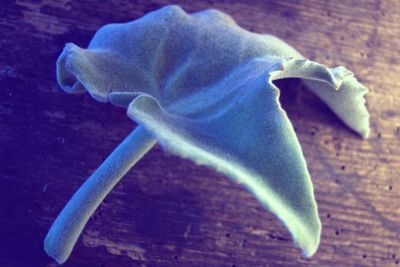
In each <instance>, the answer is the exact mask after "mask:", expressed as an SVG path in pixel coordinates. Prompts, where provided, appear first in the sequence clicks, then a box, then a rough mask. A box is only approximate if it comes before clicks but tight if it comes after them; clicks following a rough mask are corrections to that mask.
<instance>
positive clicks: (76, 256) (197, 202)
mask: <svg viewBox="0 0 400 267" xmlns="http://www.w3.org/2000/svg"><path fill="white" fill-rule="evenodd" d="M165 4H166V1H161V0H152V1H129V2H128V1H121V0H119V1H117V0H113V1H101V2H100V1H92V2H88V1H71V0H56V1H51V0H36V1H33V0H32V1H25V0H17V1H11V0H10V1H1V3H0V267H20V266H31V267H37V266H55V265H56V264H55V263H54V262H53V261H52V260H51V259H50V258H48V257H47V256H46V255H45V253H44V252H43V250H42V242H43V238H44V236H45V234H46V232H47V230H48V228H49V227H50V225H51V223H52V221H53V220H54V219H55V217H56V215H57V214H58V213H59V211H60V210H61V208H62V207H63V206H64V205H65V203H66V202H67V200H68V199H69V197H70V196H71V195H72V193H73V192H74V191H75V190H76V189H77V188H78V187H79V185H80V184H81V183H82V182H83V181H84V180H85V179H86V178H87V177H88V176H89V174H90V173H91V172H92V171H93V170H94V169H95V168H96V167H97V166H98V165H99V164H100V162H101V161H102V160H103V159H104V158H105V157H106V156H107V155H108V154H109V153H110V152H111V151H112V149H113V148H114V147H115V146H116V145H117V144H118V143H119V142H120V141H121V140H122V139H123V138H124V137H125V136H126V135H127V134H128V133H129V132H130V131H131V129H133V128H134V127H135V125H134V124H133V123H132V122H131V120H129V119H128V118H127V117H126V116H125V111H124V110H122V109H119V108H116V107H113V106H111V105H109V104H101V103H97V102H96V101H94V100H93V99H91V98H90V97H89V96H88V95H67V94H65V93H63V92H61V90H59V88H58V86H57V84H56V81H55V61H56V58H57V56H58V54H59V53H60V51H61V50H62V48H63V45H64V43H66V42H74V43H76V44H78V45H80V46H86V45H87V43H88V41H89V40H90V38H91V36H92V35H93V33H94V32H95V31H96V29H98V28H99V27H100V26H102V25H104V24H106V23H110V22H124V21H129V20H132V19H136V18H139V17H140V16H142V15H143V14H145V13H147V12H149V11H152V10H155V9H158V8H160V7H162V6H163V5H165ZM181 5H182V6H183V7H184V8H185V9H186V10H187V11H198V10H202V9H204V8H210V7H214V8H218V9H220V10H223V11H225V12H227V13H229V14H231V15H232V16H233V17H234V18H235V19H236V20H237V21H238V23H239V24H240V25H242V26H243V27H245V28H247V29H249V30H251V31H255V32H264V33H271V34H275V35H277V36H279V37H281V38H283V39H284V40H286V41H287V42H289V43H290V44H292V45H294V46H295V47H296V48H298V49H299V50H300V51H301V52H302V53H303V54H304V55H305V56H307V57H309V58H310V59H313V60H316V61H319V62H321V63H324V64H327V65H330V66H336V65H344V66H346V67H347V68H349V69H350V70H352V71H354V72H355V74H356V76H357V77H358V78H359V80H360V81H361V82H363V83H364V84H365V85H367V86H368V87H369V88H370V90H371V92H370V93H369V94H368V97H367V102H368V108H369V110H370V113H371V127H372V135H371V138H370V139H368V140H366V141H362V140H361V139H360V138H359V137H358V136H356V135H355V134H354V133H353V132H351V131H350V130H349V129H348V128H346V127H345V126H344V125H343V124H342V123H341V122H340V121H339V120H338V119H337V118H336V117H335V115H333V113H332V112H331V111H329V110H328V108H327V107H326V106H325V105H324V104H323V103H322V102H321V101H320V100H318V99H317V98H316V97H315V96H314V95H312V94H310V93H309V92H307V91H306V90H305V89H304V87H303V86H302V85H301V84H300V83H299V82H298V81H296V80H288V81H284V82H281V83H280V85H281V87H282V97H281V98H282V102H283V104H284V107H285V108H286V110H287V111H288V114H289V117H290V118H291V120H292V122H293V124H294V126H295V129H296V131H297V134H298V137H299V140H300V142H301V145H302V147H303V150H304V154H305V157H306V160H307V162H308V166H309V170H310V173H311V175H312V178H313V182H314V186H315V194H316V198H317V202H318V207H319V212H320V216H321V220H322V225H323V232H322V239H321V245H320V248H319V250H318V252H317V253H316V255H315V256H314V257H313V258H311V259H307V258H304V257H302V256H301V254H300V251H299V249H297V248H295V247H294V246H293V245H292V241H291V238H290V235H289V233H288V232H287V231H286V230H285V229H284V228H283V226H282V225H280V223H279V222H278V221H277V220H276V219H275V218H274V217H273V216H272V215H271V214H270V213H269V212H268V211H265V210H264V209H263V208H262V207H261V206H260V205H259V204H258V203H257V201H256V200H255V199H254V198H253V197H252V196H251V195H250V194H249V193H248V192H246V191H245V190H244V189H242V188H241V187H240V186H239V185H237V184H236V183H235V182H233V181H231V180H229V179H227V178H226V177H224V176H223V175H221V174H218V173H216V172H214V171H212V170H209V169H207V168H205V167H199V166H196V165H195V164H193V163H191V162H189V161H187V160H182V159H180V158H178V157H175V156H173V155H170V154H167V153H165V152H163V151H162V150H161V149H160V147H158V146H157V147H156V148H154V149H153V150H152V151H151V152H150V153H149V154H148V155H146V156H145V158H143V160H141V161H140V163H139V164H138V165H137V166H136V167H135V168H134V169H133V170H131V171H130V172H129V174H128V175H127V176H126V177H125V178H124V179H123V181H122V182H121V183H120V184H119V185H118V186H117V187H116V188H115V189H114V190H113V192H112V193H111V194H110V195H109V197H107V199H106V200H105V202H104V203H103V204H102V205H101V207H100V208H99V209H98V211H97V212H96V213H95V215H94V216H93V217H92V219H91V220H90V222H89V224H88V225H87V227H86V228H85V231H84V233H83V235H82V236H81V238H80V240H79V241H78V243H77V246H76V248H75V250H74V251H73V254H72V256H71V258H70V259H69V261H68V262H67V263H66V264H65V266H68V267H70V266H71V267H72V266H84V267H86V266H96V267H109V266H120V267H125V266H129V267H131V266H132V267H133V266H141V267H143V266H148V267H153V266H180V267H184V266H211V267H213V266H226V267H234V266H235V267H239V266H400V263H399V261H400V183H399V171H400V146H399V142H400V102H399V100H400V89H399V82H398V79H397V77H398V76H399V74H400V65H399V61H400V46H399V41H400V11H399V10H400V2H398V1H397V0H387V1H379V0H365V1H350V0H348V1H317V0H312V1H204V2H202V1H201V2H200V1H187V2H186V1H182V3H181Z"/></svg>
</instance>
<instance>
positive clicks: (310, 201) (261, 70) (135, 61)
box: [44, 6, 369, 263]
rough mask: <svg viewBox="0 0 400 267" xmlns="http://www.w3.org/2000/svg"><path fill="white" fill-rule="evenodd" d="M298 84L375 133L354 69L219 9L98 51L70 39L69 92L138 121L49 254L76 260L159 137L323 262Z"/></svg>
mask: <svg viewBox="0 0 400 267" xmlns="http://www.w3.org/2000/svg"><path fill="white" fill-rule="evenodd" d="M291 77H297V78H301V79H302V80H303V81H304V82H305V83H306V84H307V85H308V87H309V89H310V90H311V91H312V92H314V93H315V94H317V95H318V96H319V97H320V98H321V99H322V100H323V101H324V102H325V103H326V104H327V105H328V106H329V107H330V108H331V109H332V110H333V111H334V112H335V113H336V114H337V116H338V117H339V118H340V119H342V120H343V121H344V123H346V124H347V125H348V126H349V127H350V128H352V129H353V130H354V131H356V132H357V133H359V134H360V135H361V136H362V137H367V136H368V134H369V123H368V117H369V116H368V111H367V109H366V107H365V100H364V95H365V94H366V92H367V89H366V88H365V87H364V86H363V85H361V84H360V83H358V82H357V80H356V79H355V78H354V77H353V74H352V73H351V72H350V71H348V70H346V69H345V68H343V67H337V68H332V69H330V68H328V67H326V66H324V65H321V64H319V63H316V62H313V61H310V60H307V59H304V58H303V57H302V56H301V55H300V53H299V52H297V51H296V50H295V49H293V48H292V47H290V46H289V45H287V44H286V43H284V42H283V41H281V40H280V39H278V38H276V37H273V36H270V35H263V34H255V33H251V32H248V31H246V30H244V29H242V28H241V27H239V26H238V25H237V24H236V23H235V22H234V20H233V19H232V18H231V17H230V16H228V15H226V14H224V13H222V12H219V11H216V10H206V11H203V12H198V13H194V14H187V13H186V12H185V11H184V10H182V9H181V8H180V7H178V6H167V7H164V8H162V9H159V10H157V11H155V12H151V13H149V14H147V15H145V16H144V17H142V18H140V19H138V20H135V21H132V22H129V23H123V24H109V25H106V26H104V27H102V28H101V29H100V30H99V31H98V32H97V33H96V34H95V36H94V37H93V39H92V40H91V42H90V44H89V46H88V48H87V49H83V48H80V47H78V46H76V45H74V44H67V45H66V46H65V48H64V51H63V52H62V54H61V55H60V57H59V59H58V61H57V79H58V82H59V84H60V86H61V88H62V89H63V90H64V91H66V92H71V93H76V92H85V91H87V92H88V93H89V94H90V95H91V96H93V97H94V98H95V99H96V100H99V101H102V102H110V103H112V104H114V105H117V106H121V107H124V108H127V114H128V116H129V117H130V118H132V119H133V120H134V121H135V122H137V123H138V124H139V126H138V127H137V128H136V129H135V130H134V131H133V132H132V133H131V134H130V135H129V136H128V137H127V138H126V139H125V140H124V141H123V142H122V143H121V144H120V145H119V146H118V147H117V148H116V149H115V151H114V152H113V153H112V154H111V155H110V156H109V157H108V158H107V159H106V160H105V161H104V163H102V165H101V166H100V167H99V168H98V169H97V170H96V171H95V172H94V173H93V174H92V175H91V176H90V177H89V178H88V180H87V181H86V182H85V183H84V184H83V185H82V186H81V188H79V190H78V191H77V192H76V193H75V194H74V195H73V197H72V198H71V200H70V201H69V202H68V204H67V205H66V206H65V208H64V209H63V210H62V212H61V213H60V215H59V216H58V217H57V219H56V220H55V222H54V223H53V225H52V227H51V229H50V230H49V233H48V234H47V237H46V239H45V244H44V245H45V250H46V252H47V253H48V254H49V255H50V256H52V257H53V258H55V259H56V260H57V261H58V262H59V263H63V262H65V261H66V260H67V258H68V256H69V255H70V253H71V251H72V249H73V246H74V244H75V243H76V241H77V239H78V237H79V235H80V233H81V232H82V230H83V228H84V226H85V224H86V223H87V221H88V220H89V218H90V216H91V215H92V214H93V212H94V211H95V210H96V208H97V207H98V206H99V205H100V203H101V202H102V200H103V199H104V198H105V197H106V195H107V194H108V193H109V192H110V190H112V188H113V187H114V186H115V185H116V183H118V181H119V180H120V179H121V177H122V176H123V175H124V174H125V173H126V172H127V171H128V170H129V169H130V168H131V167H132V166H133V165H134V164H135V163H136V162H137V161H138V160H139V159H140V158H141V157H142V156H143V155H144V154H145V153H147V152H148V151H149V149H151V147H153V146H154V144H155V143H156V141H157V142H159V143H160V144H161V146H162V147H163V148H164V149H166V150H168V151H170V152H172V153H174V154H177V155H179V156H182V157H184V158H188V159H191V160H193V161H194V162H196V163H198V164H203V165H207V166H210V167H212V168H214V169H216V170H217V171H219V172H222V173H224V174H226V175H227V176H228V177H230V178H232V179H234V180H236V181H238V182H240V183H241V184H243V186H245V187H246V188H247V189H248V190H249V191H250V192H251V193H252V194H253V195H254V196H255V197H256V198H257V199H258V200H259V201H260V202H261V204H262V205H263V206H264V207H266V208H267V209H268V210H270V211H271V212H272V213H273V214H275V215H276V216H277V217H278V218H279V220H280V221H281V222H282V223H283V224H284V225H285V226H286V227H287V229H288V230H289V231H290V233H291V235H292V237H293V240H294V242H295V244H296V245H298V246H299V247H300V248H301V249H302V250H303V253H304V254H305V255H306V256H311V255H313V254H314V253H315V251H316V249H317V247H318V244H319V239H320V232H321V224H320V221H319V217H318V211H317V205H316V202H315V199H314V193H313V186H312V183H311V179H310V175H309V173H308V170H307V166H306V162H305V160H304V157H303V154H302V151H301V148H300V145H299V142H298V140H297V137H296V134H295V132H294V130H293V127H292V125H291V123H290V121H289V119H288V117H287V115H286V113H285V111H284V110H283V109H282V108H281V106H280V104H279V101H278V96H279V91H278V89H277V88H276V87H275V86H274V84H273V83H272V82H273V81H274V80H277V79H284V78H291Z"/></svg>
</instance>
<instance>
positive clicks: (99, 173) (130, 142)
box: [44, 125, 156, 264]
mask: <svg viewBox="0 0 400 267" xmlns="http://www.w3.org/2000/svg"><path fill="white" fill-rule="evenodd" d="M155 143H156V140H155V139H154V138H153V136H152V135H151V134H150V133H149V132H148V131H147V130H146V129H145V128H144V127H143V126H140V125H139V126H138V127H136V129H135V130H134V131H132V132H131V133H130V134H129V135H128V136H127V137H126V139H125V140H124V141H123V142H122V143H121V144H119V145H118V146H117V148H116V149H115V150H114V151H113V152H112V153H111V154H110V155H109V156H108V157H107V159H106V160H105V161H104V162H103V163H102V164H101V165H100V167H99V168H97V170H96V171H95V172H94V173H93V174H92V175H91V176H90V177H89V178H88V179H87V180H86V181H85V182H84V183H83V185H82V186H81V187H80V188H79V189H78V191H76V193H75V194H74V195H73V196H72V198H71V199H70V201H69V202H68V203H67V205H66V206H65V207H64V209H63V210H62V211H61V213H60V214H59V215H58V217H57V219H56V220H55V221H54V223H53V225H52V226H51V228H50V230H49V232H48V233H47V236H46V239H45V241H44V249H45V251H46V253H47V254H48V255H49V256H51V257H53V258H54V259H55V260H56V261H57V262H58V263H60V264H61V263H64V262H65V261H66V260H67V259H68V257H69V255H70V254H71V252H72V249H73V247H74V245H75V243H76V241H77V240H78V238H79V235H80V234H81V232H82V230H83V228H84V227H85V225H86V223H87V222H88V220H89V218H90V217H91V216H92V214H93V213H94V211H95V210H96V209H97V207H98V206H99V205H100V203H101V202H102V201H103V199H104V198H105V197H106V196H107V195H108V193H109V192H110V191H111V190H112V188H113V187H114V186H115V185H116V184H117V183H118V182H119V180H120V179H121V178H122V177H123V176H124V175H125V174H126V173H127V172H128V171H129V169H130V168H131V167H133V165H135V163H136V162H137V161H139V160H140V159H141V158H142V157H143V156H144V155H145V154H146V153H147V152H148V151H149V150H150V149H151V148H152V147H153V146H154V145H155Z"/></svg>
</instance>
